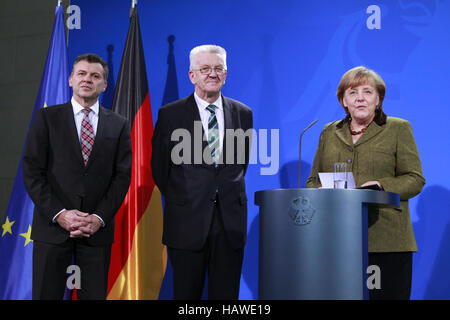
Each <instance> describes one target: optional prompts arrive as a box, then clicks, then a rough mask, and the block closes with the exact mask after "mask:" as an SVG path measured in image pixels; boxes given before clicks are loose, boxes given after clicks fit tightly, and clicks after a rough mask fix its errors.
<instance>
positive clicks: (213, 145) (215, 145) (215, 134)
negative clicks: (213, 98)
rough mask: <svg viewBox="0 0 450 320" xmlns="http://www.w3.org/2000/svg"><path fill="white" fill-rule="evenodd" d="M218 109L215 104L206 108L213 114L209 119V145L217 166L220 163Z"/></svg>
mask: <svg viewBox="0 0 450 320" xmlns="http://www.w3.org/2000/svg"><path fill="white" fill-rule="evenodd" d="M216 108H217V107H216V106H215V105H213V104H210V105H209V106H207V107H206V109H207V110H208V111H209V112H210V113H211V114H210V115H209V118H208V145H209V149H210V150H211V158H212V160H213V161H214V164H215V165H216V166H217V163H218V162H219V138H220V136H219V124H218V123H217V118H216V110H215V109H216Z"/></svg>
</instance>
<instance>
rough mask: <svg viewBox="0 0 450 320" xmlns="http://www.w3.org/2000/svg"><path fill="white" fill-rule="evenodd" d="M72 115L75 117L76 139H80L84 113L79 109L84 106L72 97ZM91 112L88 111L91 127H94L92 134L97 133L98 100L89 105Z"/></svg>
mask: <svg viewBox="0 0 450 320" xmlns="http://www.w3.org/2000/svg"><path fill="white" fill-rule="evenodd" d="M70 102H72V108H73V117H74V118H75V124H76V126H77V133H78V140H80V141H81V122H82V121H83V118H84V113H83V112H82V111H81V110H83V109H84V107H83V106H82V105H81V104H79V103H78V102H77V101H76V100H75V99H74V98H73V97H72V100H71V101H70ZM90 109H91V112H89V121H90V122H91V125H92V129H94V136H96V135H97V125H98V110H99V103H98V100H97V101H96V102H95V103H94V105H92V106H91V107H90Z"/></svg>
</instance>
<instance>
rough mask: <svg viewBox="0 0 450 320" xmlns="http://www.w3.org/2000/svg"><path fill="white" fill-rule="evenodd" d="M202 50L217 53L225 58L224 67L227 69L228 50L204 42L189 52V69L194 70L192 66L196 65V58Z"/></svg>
mask: <svg viewBox="0 0 450 320" xmlns="http://www.w3.org/2000/svg"><path fill="white" fill-rule="evenodd" d="M201 52H210V53H217V54H218V55H220V56H221V57H222V58H223V63H224V67H225V69H227V52H226V51H225V49H224V48H222V47H220V46H216V45H214V44H204V45H201V46H197V47H195V48H194V49H192V50H191V52H190V53H189V62H190V66H189V70H192V68H193V67H194V59H195V57H196V56H197V54H199V53H201Z"/></svg>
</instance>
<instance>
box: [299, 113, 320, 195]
mask: <svg viewBox="0 0 450 320" xmlns="http://www.w3.org/2000/svg"><path fill="white" fill-rule="evenodd" d="M317 121H318V120H314V121H313V122H311V123H310V125H309V126H307V127H306V128H305V129H303V131H302V134H301V135H300V141H299V143H298V188H299V189H300V181H301V180H300V178H301V171H300V169H301V165H302V137H303V134H304V133H305V131H306V130H308V129H309V128H311V127H312V126H313V124H315V123H316V122H317Z"/></svg>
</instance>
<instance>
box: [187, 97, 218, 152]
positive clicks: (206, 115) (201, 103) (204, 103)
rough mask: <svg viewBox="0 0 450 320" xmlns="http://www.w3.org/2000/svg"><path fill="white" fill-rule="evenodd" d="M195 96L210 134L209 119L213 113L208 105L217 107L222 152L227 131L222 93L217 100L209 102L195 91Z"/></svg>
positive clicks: (204, 125)
mask: <svg viewBox="0 0 450 320" xmlns="http://www.w3.org/2000/svg"><path fill="white" fill-rule="evenodd" d="M194 98H195V102H196V103H197V107H198V112H199V113H200V119H201V120H202V126H203V130H204V131H205V134H206V135H208V119H209V116H210V114H211V113H210V112H209V111H208V110H207V109H206V107H207V106H209V105H210V104H213V105H215V106H216V109H215V111H216V119H217V124H218V125H219V151H220V152H222V146H223V137H224V132H225V125H224V116H223V104H222V96H221V95H220V96H219V98H218V99H217V100H216V101H214V102H213V103H209V102H207V101H205V100H203V99H201V98H199V96H198V95H197V94H196V93H195V92H194ZM219 154H220V153H219Z"/></svg>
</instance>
